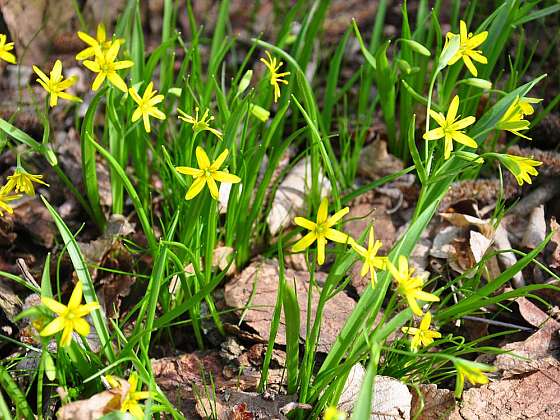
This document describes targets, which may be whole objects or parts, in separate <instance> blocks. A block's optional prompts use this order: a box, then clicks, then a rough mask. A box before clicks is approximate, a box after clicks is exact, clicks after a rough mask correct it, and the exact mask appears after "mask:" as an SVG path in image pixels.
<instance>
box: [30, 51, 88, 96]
mask: <svg viewBox="0 0 560 420" xmlns="http://www.w3.org/2000/svg"><path fill="white" fill-rule="evenodd" d="M33 71H35V73H37V76H39V78H38V79H37V82H38V83H39V84H40V85H41V86H43V89H45V90H46V91H47V92H48V93H49V95H50V99H49V105H50V106H51V107H54V106H56V104H57V103H58V97H60V98H61V99H66V100H68V101H72V102H82V100H81V99H80V98H78V97H77V96H74V95H70V94H69V93H66V92H64V91H65V90H66V89H68V88H69V87H71V86H73V85H74V83H76V81H77V80H78V78H77V77H76V76H72V77H70V78H68V79H66V80H64V76H63V75H62V62H61V61H60V60H56V61H55V63H54V66H53V68H52V70H51V72H50V74H49V76H50V77H48V76H47V75H46V74H45V73H43V72H42V71H41V69H40V68H39V67H37V66H33Z"/></svg>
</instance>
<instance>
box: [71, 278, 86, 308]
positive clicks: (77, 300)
mask: <svg viewBox="0 0 560 420" xmlns="http://www.w3.org/2000/svg"><path fill="white" fill-rule="evenodd" d="M82 292H83V287H82V282H81V281H80V280H78V282H77V283H76V286H75V287H74V290H73V291H72V295H71V296H70V300H69V301H68V309H69V310H70V311H73V310H75V309H77V308H78V307H79V306H80V304H81V303H82V294H83V293H82Z"/></svg>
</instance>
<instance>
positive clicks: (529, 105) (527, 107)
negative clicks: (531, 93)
mask: <svg viewBox="0 0 560 420" xmlns="http://www.w3.org/2000/svg"><path fill="white" fill-rule="evenodd" d="M539 102H542V99H539V98H519V108H520V109H521V113H522V114H523V115H533V113H534V112H535V109H534V108H533V104H538V103H539Z"/></svg>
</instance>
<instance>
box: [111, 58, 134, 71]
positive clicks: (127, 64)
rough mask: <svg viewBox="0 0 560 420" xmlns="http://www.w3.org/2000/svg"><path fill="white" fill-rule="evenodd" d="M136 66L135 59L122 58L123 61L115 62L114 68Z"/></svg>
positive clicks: (120, 68)
mask: <svg viewBox="0 0 560 420" xmlns="http://www.w3.org/2000/svg"><path fill="white" fill-rule="evenodd" d="M132 66H134V61H131V60H122V61H116V62H115V63H113V68H114V69H115V70H122V69H127V68H129V67H132Z"/></svg>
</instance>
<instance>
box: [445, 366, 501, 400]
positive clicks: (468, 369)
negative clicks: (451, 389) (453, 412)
mask: <svg viewBox="0 0 560 420" xmlns="http://www.w3.org/2000/svg"><path fill="white" fill-rule="evenodd" d="M453 363H454V364H455V369H457V382H456V384H455V396H456V397H457V398H459V397H460V396H461V393H462V392H463V387H464V386H465V378H467V381H469V382H470V383H471V384H473V385H477V384H481V385H484V384H487V383H488V377H487V376H486V375H485V374H484V372H493V371H494V370H495V368H494V367H492V366H489V365H486V364H483V363H478V362H471V361H470V360H464V359H457V358H454V359H453Z"/></svg>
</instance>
